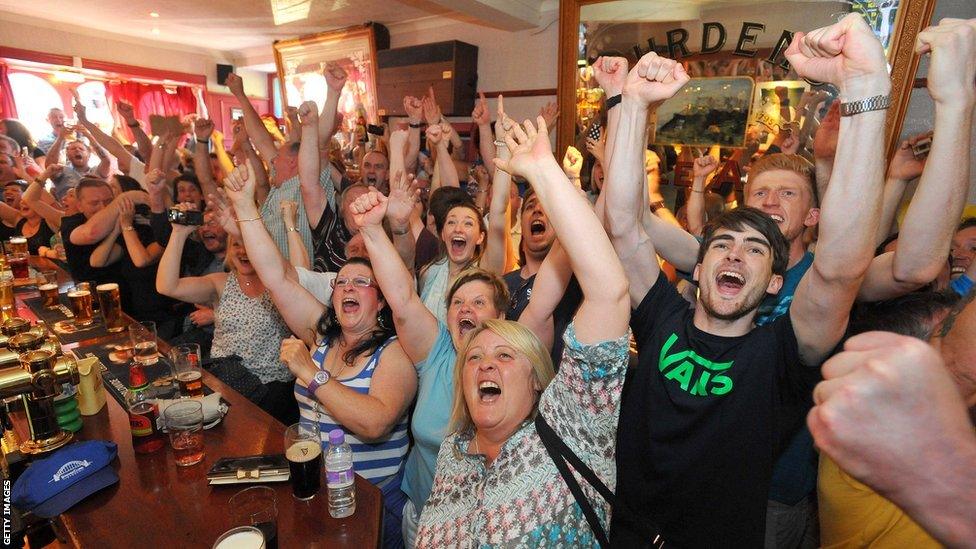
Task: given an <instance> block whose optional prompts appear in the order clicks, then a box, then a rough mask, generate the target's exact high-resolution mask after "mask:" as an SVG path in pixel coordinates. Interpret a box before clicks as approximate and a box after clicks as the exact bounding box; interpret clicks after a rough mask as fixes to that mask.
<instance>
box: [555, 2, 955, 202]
mask: <svg viewBox="0 0 976 549" xmlns="http://www.w3.org/2000/svg"><path fill="white" fill-rule="evenodd" d="M935 3H936V0H843V1H842V0H822V1H817V2H795V1H784V0H754V1H752V2H729V1H727V0H655V1H647V0H560V18H559V25H560V37H561V38H560V45H559V91H558V95H559V108H560V112H562V113H563V116H561V117H560V118H559V121H558V137H557V146H558V150H560V151H562V150H564V149H565V147H567V146H569V145H575V146H576V147H577V148H579V149H580V150H585V147H586V139H587V137H590V138H592V137H597V136H599V135H600V127H601V125H602V124H604V123H605V122H604V121H603V120H601V117H605V114H604V113H605V109H603V101H604V100H605V97H604V95H603V90H602V89H600V88H599V86H598V85H597V84H596V81H595V79H594V78H593V75H592V69H591V68H590V64H591V63H592V62H593V61H595V60H596V58H597V57H599V56H600V55H618V56H622V57H626V58H627V59H628V60H629V62H630V66H633V65H634V63H635V62H636V61H637V59H638V58H639V57H640V56H642V55H643V54H645V53H647V52H648V51H652V50H653V51H657V52H658V54H660V55H663V56H666V57H669V58H672V59H677V60H679V61H680V62H682V63H683V64H684V65H685V67H686V69H687V71H688V73H689V74H690V75H691V76H692V77H693V80H692V81H691V82H690V83H689V85H688V86H686V91H685V93H683V94H679V95H678V96H676V97H675V98H672V99H671V100H669V102H667V103H665V104H664V105H662V106H661V108H659V109H658V112H657V113H656V115H655V116H656V119H655V120H654V121H652V123H649V124H648V126H649V128H651V132H652V135H650V136H649V138H650V141H649V143H651V145H652V148H654V149H655V150H656V152H657V153H658V156H659V157H661V158H662V161H663V162H665V164H666V165H665V166H662V168H661V172H662V173H665V172H666V171H672V169H673V173H674V175H673V176H672V179H671V181H670V182H671V183H673V184H675V185H681V184H683V182H684V180H685V176H687V178H688V182H690V173H685V172H686V171H689V170H686V169H683V168H688V166H687V164H688V160H689V159H690V158H691V155H698V154H709V153H710V154H713V155H720V156H721V161H722V162H726V164H725V165H724V166H723V167H724V168H727V170H726V171H727V174H726V175H727V176H728V178H729V181H734V180H736V179H738V178H739V177H740V175H741V174H740V172H739V170H738V168H742V167H744V166H746V165H747V164H748V161H749V159H750V157H751V155H752V154H753V153H755V152H756V151H765V150H766V149H767V148H768V147H769V146H771V145H775V144H777V143H780V142H781V141H782V139H783V137H784V136H796V137H797V138H798V140H801V141H802V143H801V146H800V150H799V151H798V153H799V154H805V155H807V156H808V157H811V158H812V150H811V145H812V134H813V132H815V130H816V124H817V123H818V122H819V119H820V118H822V117H823V116H824V115H825V113H826V112H827V110H828V109H829V106H830V104H831V103H832V102H833V100H834V98H835V97H836V90H834V89H833V87H832V86H829V85H822V84H817V83H810V82H806V81H804V80H802V79H800V78H799V77H798V75H797V74H796V72H795V71H794V70H792V68H791V67H790V66H789V63H787V62H786V60H785V58H784V56H783V52H784V51H785V50H786V48H787V47H788V46H789V43H790V41H791V40H792V37H793V34H794V33H795V32H797V31H809V30H812V29H815V28H818V27H822V26H826V25H829V24H831V23H834V22H836V21H837V20H838V19H839V18H841V17H843V16H844V15H846V14H847V13H849V12H851V11H857V12H859V13H861V14H862V15H864V17H865V19H866V20H867V21H868V23H869V24H870V25H871V27H872V28H873V29H874V31H875V34H877V36H878V37H879V39H880V40H881V41H882V43H883V44H884V46H885V48H886V52H887V55H888V60H889V64H890V67H891V77H892V107H891V108H890V109H889V112H888V121H887V129H886V141H885V147H886V149H885V150H886V152H887V154H888V156H889V157H890V155H891V154H892V153H893V151H894V147H896V146H897V143H898V135H899V133H900V130H901V126H902V121H903V119H904V116H905V113H906V110H907V108H908V101H909V98H910V96H911V89H912V84H913V82H914V75H915V72H916V70H917V67H918V63H919V57H918V56H917V55H915V54H914V50H913V46H914V41H915V36H916V35H917V34H918V31H919V30H921V29H922V28H923V27H925V26H926V25H928V24H929V23H928V22H929V20H930V19H931V17H932V11H933V9H934V7H935ZM746 81H748V82H749V84H750V85H748V86H747V85H746ZM689 88H690V89H692V90H694V93H687V90H688V89H689ZM695 94H698V95H697V97H696V96H695ZM693 98H694V99H693ZM662 130H663V132H662ZM783 132H786V133H783ZM689 149H691V150H689ZM731 158H734V160H735V163H737V165H736V166H729V165H728V160H729V159H731ZM682 159H684V162H682ZM682 164H684V166H682ZM585 176H586V174H584V179H585V178H586V177H585ZM662 183H664V181H663V180H662Z"/></svg>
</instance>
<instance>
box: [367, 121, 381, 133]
mask: <svg viewBox="0 0 976 549" xmlns="http://www.w3.org/2000/svg"><path fill="white" fill-rule="evenodd" d="M366 133H369V134H372V135H383V126H377V125H375V124H367V125H366Z"/></svg>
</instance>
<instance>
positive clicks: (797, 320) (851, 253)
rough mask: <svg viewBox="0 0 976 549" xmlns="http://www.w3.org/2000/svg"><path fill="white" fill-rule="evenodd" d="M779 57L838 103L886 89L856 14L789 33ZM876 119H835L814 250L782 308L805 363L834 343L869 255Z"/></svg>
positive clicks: (880, 59)
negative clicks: (833, 89) (834, 94)
mask: <svg viewBox="0 0 976 549" xmlns="http://www.w3.org/2000/svg"><path fill="white" fill-rule="evenodd" d="M786 56H787V58H788V59H789V61H790V63H791V64H792V65H793V67H794V68H795V69H796V70H797V72H798V73H799V74H800V76H802V77H806V78H811V79H813V80H817V81H820V82H830V83H831V84H834V85H835V86H837V88H838V89H839V90H840V100H841V101H843V102H852V101H859V100H862V99H867V98H870V97H875V96H886V95H888V92H889V91H890V90H891V80H890V79H889V77H888V73H887V62H886V60H885V55H884V49H883V48H882V47H881V43H880V42H879V41H878V39H877V38H876V37H875V36H874V34H873V33H872V31H871V29H870V27H868V25H867V24H866V23H865V22H864V20H863V19H862V18H861V16H860V15H856V14H850V15H848V16H846V17H844V19H842V20H841V21H840V22H839V23H835V24H833V25H830V26H829V27H825V28H822V29H817V30H815V31H813V32H811V33H809V34H804V33H797V35H796V36H795V37H794V38H793V43H792V44H790V47H789V49H788V50H787V51H786ZM884 122H885V111H884V110H874V111H868V112H863V113H860V114H855V115H853V116H845V117H842V118H841V122H840V134H839V136H838V138H837V153H836V156H835V158H834V167H833V170H832V173H831V176H830V183H829V184H828V186H827V192H826V194H825V195H824V196H823V199H822V201H821V210H820V211H821V215H820V239H819V241H818V243H817V254H816V257H815V258H814V260H813V265H812V266H811V267H810V269H809V270H807V272H806V274H805V275H804V276H803V279H802V280H801V281H800V284H799V286H798V287H797V290H796V294H795V296H794V299H793V303H792V305H791V308H790V316H791V319H792V321H793V330H794V332H795V334H796V339H797V343H798V344H799V349H800V356H801V358H802V359H803V361H804V362H805V363H806V364H808V365H816V364H819V363H820V362H821V361H823V359H824V358H825V357H826V356H827V354H828V353H829V352H830V351H831V350H832V349H833V348H834V347H835V346H836V345H837V343H838V342H839V341H840V339H841V337H842V336H843V334H844V330H845V329H846V328H847V321H848V317H849V314H850V309H851V304H852V303H853V302H854V297H855V296H856V295H857V290H858V287H859V286H860V284H861V281H862V279H863V277H864V275H865V273H866V272H867V269H868V266H869V265H870V264H871V259H872V257H873V256H874V248H875V244H874V238H875V234H876V232H877V228H878V221H879V219H880V214H881V194H882V191H883V186H884V155H883V153H882V144H883V143H884Z"/></svg>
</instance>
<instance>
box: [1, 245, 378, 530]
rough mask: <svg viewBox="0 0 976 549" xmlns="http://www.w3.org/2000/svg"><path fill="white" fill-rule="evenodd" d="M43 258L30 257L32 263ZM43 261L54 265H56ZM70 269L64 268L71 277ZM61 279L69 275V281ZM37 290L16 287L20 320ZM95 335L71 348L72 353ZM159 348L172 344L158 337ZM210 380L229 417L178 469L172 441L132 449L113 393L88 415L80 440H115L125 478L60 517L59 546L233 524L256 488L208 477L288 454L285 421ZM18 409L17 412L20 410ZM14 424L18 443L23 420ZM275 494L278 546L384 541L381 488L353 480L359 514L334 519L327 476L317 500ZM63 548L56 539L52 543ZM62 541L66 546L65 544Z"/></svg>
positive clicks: (281, 489) (279, 486)
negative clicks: (150, 450) (238, 499)
mask: <svg viewBox="0 0 976 549" xmlns="http://www.w3.org/2000/svg"><path fill="white" fill-rule="evenodd" d="M35 261H37V258H32V263H33V262H35ZM43 261H46V260H40V261H37V264H38V265H37V266H38V267H43V268H52V267H53V266H54V264H53V263H50V262H47V263H48V264H43V265H41V262H43ZM65 274H66V273H65ZM62 280H64V279H62ZM34 295H36V292H24V291H23V290H21V291H18V292H17V300H18V310H19V313H20V314H21V316H23V317H25V318H30V319H31V320H34V317H33V314H32V313H31V312H30V309H29V308H27V307H26V305H24V304H23V301H22V300H23V299H25V298H29V297H33V296H34ZM97 341H98V340H97V339H95V340H88V341H83V342H80V343H78V344H74V345H66V346H65V349H71V348H73V347H76V346H79V345H91V344H92V343H96V342H97ZM159 346H160V351H161V352H166V350H167V349H168V345H166V343H165V342H162V341H160V345H159ZM203 375H204V382H205V383H206V384H207V385H208V386H209V387H210V388H211V389H213V390H214V391H216V392H219V393H221V395H222V396H223V398H224V400H226V401H227V402H228V403H229V404H230V411H229V412H228V413H227V415H226V416H225V417H224V419H223V421H222V422H221V423H220V424H219V425H217V426H216V427H213V428H212V429H208V430H206V431H204V449H205V452H206V457H205V458H204V460H203V462H201V463H199V464H197V465H194V466H191V467H178V466H177V465H176V462H175V460H174V458H173V452H172V449H171V448H170V446H169V441H168V440H167V442H166V445H165V447H164V449H162V450H160V451H158V452H156V453H154V454H148V455H142V454H135V453H134V452H133V450H132V438H131V435H130V432H129V419H128V412H127V410H125V409H123V407H122V406H120V405H119V404H118V402H116V401H115V399H114V398H112V396H111V395H106V404H105V406H104V407H103V408H102V409H101V410H100V411H99V412H98V413H97V414H96V415H94V416H85V417H84V427H83V428H82V430H81V431H79V432H78V433H76V435H75V438H76V440H88V439H103V440H111V441H114V442H115V443H116V444H118V454H119V455H118V461H117V462H116V463H114V464H113V466H114V467H115V469H116V470H117V471H118V474H119V479H120V480H119V482H118V484H116V485H114V486H111V487H109V488H106V489H104V490H102V491H100V492H97V493H95V494H94V495H92V496H90V497H88V498H87V499H85V500H84V501H82V502H81V503H79V504H78V505H76V506H74V507H72V508H71V509H70V510H69V511H68V512H66V513H64V514H62V515H61V516H60V517H59V518H58V519H55V530H56V531H57V532H58V535H59V537H61V538H62V539H61V542H63V543H64V542H66V543H67V544H70V545H73V546H75V547H97V548H102V547H210V546H211V545H212V544H213V543H214V541H215V540H216V539H217V537H218V536H219V535H220V534H221V533H223V532H224V531H226V530H227V529H229V528H231V527H232V526H233V525H232V524H231V521H230V517H231V512H230V511H231V510H230V508H229V506H228V500H229V499H230V497H231V496H232V495H234V494H235V493H237V492H238V491H239V490H242V489H244V488H247V487H248V486H256V485H254V484H250V485H247V484H243V485H229V486H209V485H208V484H207V479H206V473H207V470H208V469H209V468H210V466H211V465H212V464H213V463H214V462H215V461H216V460H218V459H219V458H222V457H235V456H247V455H256V454H280V453H284V439H283V437H284V431H285V426H284V425H282V424H281V423H279V422H278V421H277V420H275V419H274V418H272V417H271V416H270V415H268V414H267V413H265V412H264V411H263V410H261V409H260V408H258V407H257V406H255V405H254V404H252V403H251V402H250V401H248V400H247V399H245V398H244V397H243V396H241V395H240V394H238V393H237V392H236V391H234V390H233V389H231V388H230V387H227V386H226V385H224V384H223V383H221V382H220V381H219V380H217V379H216V378H215V377H213V376H212V375H210V374H209V373H208V372H204V374H203ZM18 415H19V414H18ZM18 419H21V421H16V420H15V423H16V425H15V427H16V430H17V433H18V435H19V436H20V437H21V440H23V439H24V437H26V425H25V424H24V422H23V421H22V418H18ZM261 486H268V487H271V488H273V489H274V490H275V492H276V494H277V499H278V504H277V507H278V546H279V547H280V548H282V549H285V548H292V547H330V548H331V547H357V548H359V547H377V546H378V545H379V543H380V537H381V534H380V532H381V522H382V513H383V505H382V495H381V493H380V491H379V489H377V488H376V487H375V486H373V485H372V484H370V483H369V482H368V481H366V480H364V479H363V478H362V477H359V476H358V475H357V476H356V512H355V514H353V515H352V516H351V517H347V518H344V519H333V518H332V517H330V516H329V511H328V498H327V493H326V487H325V482H324V481H323V482H322V488H321V490H320V491H319V493H318V495H317V496H315V498H313V499H312V500H310V501H298V500H297V499H295V498H294V497H293V496H292V490H291V484H290V483H289V482H283V483H281V482H279V483H263V484H261ZM55 546H57V545H55ZM62 546H63V545H62Z"/></svg>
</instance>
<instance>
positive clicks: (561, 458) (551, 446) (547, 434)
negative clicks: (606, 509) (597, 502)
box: [535, 414, 614, 548]
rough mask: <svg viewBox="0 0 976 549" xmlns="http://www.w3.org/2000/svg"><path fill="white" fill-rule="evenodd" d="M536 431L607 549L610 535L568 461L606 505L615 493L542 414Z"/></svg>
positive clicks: (536, 420) (610, 501)
mask: <svg viewBox="0 0 976 549" xmlns="http://www.w3.org/2000/svg"><path fill="white" fill-rule="evenodd" d="M535 429H536V432H538V433H539V438H541V439H542V445H543V446H545V448H546V452H548V453H549V457H550V458H552V461H553V463H555V464H556V469H558V470H559V474H560V475H561V476H562V477H563V480H564V481H565V482H566V486H568V487H569V491H570V492H572V493H573V498H575V499H576V504H577V505H579V506H580V509H582V510H583V515H584V516H585V517H586V522H588V523H589V524H590V529H592V530H593V535H594V536H596V540H597V543H599V544H600V547H601V548H607V547H609V546H610V540H609V539H608V538H607V531H606V530H605V529H604V528H603V525H602V524H600V518H599V517H597V515H596V510H594V509H593V504H592V503H590V500H589V498H587V497H586V494H584V493H583V489H582V488H581V487H580V485H579V482H577V481H576V477H575V476H573V473H572V471H570V470H569V466H568V465H567V464H566V461H567V460H568V461H569V463H570V464H572V466H573V469H576V471H577V472H579V474H580V475H581V476H582V477H583V479H585V480H586V482H588V483H589V484H590V486H592V487H593V488H595V489H596V491H597V492H599V493H600V495H601V496H603V499H605V500H606V501H607V503H610V504H613V497H614V496H613V492H611V491H610V489H609V488H607V485H606V484H604V483H603V481H602V480H600V478H599V477H597V476H596V473H594V472H593V470H592V469H590V468H589V467H588V466H587V465H586V464H585V463H583V460H581V459H580V458H579V456H577V455H576V454H575V453H574V452H573V450H572V449H570V447H569V446H567V445H566V443H565V442H564V441H563V439H561V438H560V437H559V435H557V434H556V432H555V431H554V430H553V429H552V427H550V426H549V423H547V422H546V419H545V418H544V417H542V414H537V415H536V416H535Z"/></svg>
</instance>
